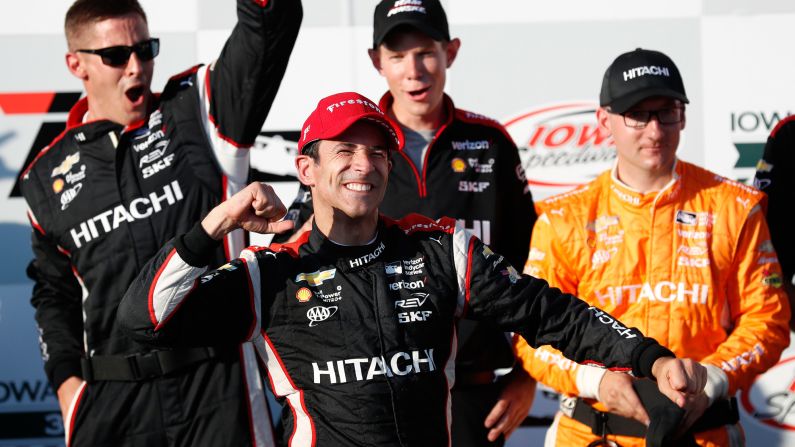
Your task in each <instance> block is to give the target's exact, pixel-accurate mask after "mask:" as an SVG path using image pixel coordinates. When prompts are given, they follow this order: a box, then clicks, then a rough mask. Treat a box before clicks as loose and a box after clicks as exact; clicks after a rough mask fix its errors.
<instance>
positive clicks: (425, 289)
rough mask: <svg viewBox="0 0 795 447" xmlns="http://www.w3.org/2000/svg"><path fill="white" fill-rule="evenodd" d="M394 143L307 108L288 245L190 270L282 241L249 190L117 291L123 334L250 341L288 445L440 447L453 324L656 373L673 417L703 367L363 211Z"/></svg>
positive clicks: (331, 112) (337, 109) (385, 133)
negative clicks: (234, 250)
mask: <svg viewBox="0 0 795 447" xmlns="http://www.w3.org/2000/svg"><path fill="white" fill-rule="evenodd" d="M401 140H402V134H401V132H400V131H399V130H398V129H397V128H395V127H394V126H393V125H392V124H391V122H390V121H389V120H388V119H387V118H386V117H385V116H384V114H383V113H382V112H381V110H380V109H379V108H378V106H376V105H375V103H373V102H372V101H370V100H369V99H367V98H365V97H363V96H361V95H358V94H356V93H341V94H337V95H333V96H330V97H328V98H325V99H323V100H321V101H320V102H319V103H318V106H317V108H316V109H315V110H314V112H312V114H311V115H310V116H309V118H308V119H307V120H306V122H305V123H304V126H303V128H302V132H301V139H300V140H299V143H298V148H299V151H301V153H300V155H299V156H298V157H297V159H296V168H297V171H298V176H299V179H300V180H301V182H302V183H303V184H305V185H307V186H309V188H310V190H311V193H312V196H313V199H314V204H315V219H314V223H313V226H312V229H311V230H310V231H307V232H304V233H302V235H301V237H300V238H299V239H298V240H297V241H296V242H294V243H291V244H286V245H281V246H279V245H272V246H270V247H268V248H263V247H251V248H249V249H247V250H244V251H243V252H242V253H241V257H240V258H239V259H236V260H234V261H232V262H230V263H228V264H226V265H223V266H221V267H219V268H218V269H216V270H212V271H209V272H208V271H207V265H208V259H209V257H210V255H211V253H213V251H214V249H215V247H217V245H218V244H219V243H220V241H221V240H222V239H223V237H224V235H226V234H228V233H229V232H230V231H234V230H236V229H239V228H243V229H245V230H248V231H256V232H261V233H262V232H275V231H285V230H288V229H290V228H292V225H293V224H292V222H291V221H286V220H281V219H282V217H283V216H284V214H285V212H286V209H285V207H284V205H282V203H281V202H280V201H279V199H278V197H277V196H276V195H275V193H274V192H273V190H272V189H271V188H270V187H269V186H267V185H265V184H261V183H253V184H251V185H249V186H248V187H246V188H245V189H244V190H243V191H241V192H240V193H238V194H235V195H234V196H232V197H231V198H230V199H229V200H227V201H225V202H223V203H222V204H220V205H218V206H217V207H215V208H214V209H213V210H212V211H210V213H209V214H208V215H207V216H206V217H205V218H204V220H202V221H201V222H199V223H197V224H196V225H195V226H194V227H193V228H192V229H191V230H190V231H188V232H187V233H185V234H182V235H180V236H178V237H176V238H175V239H173V240H172V241H171V242H169V243H168V244H166V246H164V247H163V248H162V249H161V250H160V252H159V253H158V254H157V255H156V256H155V257H154V258H153V259H152V261H151V262H149V263H148V264H147V265H146V267H144V269H143V270H142V272H141V274H140V275H139V276H138V278H136V280H135V281H134V283H133V285H132V286H131V287H130V289H129V290H128V292H127V294H126V295H125V297H124V299H123V300H122V303H121V305H120V308H119V320H120V322H121V324H122V325H123V327H124V328H125V330H126V332H127V333H128V334H129V335H130V337H131V338H133V339H136V340H138V341H141V342H144V343H150V344H156V345H166V346H192V345H202V344H206V343H211V342H212V343H237V342H240V341H243V340H250V341H252V342H254V344H255V346H256V349H257V352H258V354H259V355H260V357H261V359H262V360H263V362H264V363H265V364H266V365H267V367H268V368H267V370H268V378H269V383H270V386H271V388H272V390H273V392H274V394H275V395H276V396H277V397H278V398H279V399H280V400H281V402H282V403H283V404H284V405H285V406H286V407H289V410H290V411H283V412H282V414H283V422H284V427H285V431H284V433H285V440H284V441H285V443H286V444H288V445H290V446H314V445H335V446H336V445H345V446H372V445H378V446H398V445H400V446H420V445H422V446H427V445H433V446H443V445H450V444H451V437H450V389H451V388H452V387H453V385H454V384H455V382H456V369H455V367H454V363H455V336H454V326H455V323H456V321H457V320H458V319H460V318H467V317H469V318H474V319H480V320H484V321H488V322H491V323H493V324H495V325H497V326H498V327H499V328H500V330H503V331H517V332H518V333H520V334H522V336H524V338H525V339H527V340H528V342H529V343H531V344H532V345H534V346H538V345H540V344H545V343H550V344H552V345H554V346H556V347H557V348H559V349H562V350H563V352H564V354H565V355H567V356H570V357H571V358H572V359H574V360H579V361H583V360H585V359H590V360H595V361H600V362H603V363H604V364H605V365H606V366H607V367H623V368H631V369H632V371H633V373H634V374H635V375H637V376H640V377H657V378H659V379H660V380H659V382H658V384H659V388H660V390H661V391H662V392H663V393H665V394H666V395H667V396H669V397H670V398H671V399H672V400H674V401H676V402H678V403H679V404H683V402H684V400H685V399H686V398H687V396H689V395H690V394H693V393H696V392H698V391H700V390H701V389H702V387H703V385H704V383H705V381H706V376H705V371H704V369H703V367H701V366H700V365H698V364H696V363H695V362H692V361H690V360H679V359H676V358H675V357H674V356H673V355H672V354H671V353H670V351H668V350H667V349H665V348H663V347H662V346H660V345H659V344H657V342H655V341H654V340H652V339H648V338H645V337H643V335H642V334H641V333H640V332H638V331H636V330H635V329H633V328H627V327H625V326H623V325H622V324H621V323H620V322H619V321H617V320H615V319H613V318H612V317H610V316H609V315H608V314H606V313H604V312H602V311H600V310H599V309H596V308H594V307H589V306H588V305H586V304H585V303H584V302H583V301H581V300H579V299H578V298H576V297H574V296H572V295H563V294H561V293H560V292H559V291H558V290H556V289H552V288H549V287H548V286H547V284H546V282H544V281H543V280H539V279H537V278H533V277H530V276H523V275H520V274H519V273H518V272H517V271H516V270H515V269H514V268H513V267H512V266H511V265H510V263H509V262H508V261H507V260H506V259H505V258H504V257H503V256H500V255H498V254H496V253H494V252H493V251H492V250H491V249H489V248H488V246H486V245H485V244H483V243H482V242H481V241H480V240H479V239H478V238H477V237H475V236H473V235H472V234H471V233H470V232H469V231H468V230H465V229H461V228H457V227H456V225H455V221H453V220H452V219H440V220H439V221H434V220H431V219H428V218H425V217H422V216H419V215H416V214H415V215H410V216H407V217H406V218H404V219H402V220H400V221H394V220H391V219H388V218H386V217H383V216H379V212H378V207H379V205H380V203H381V201H382V199H383V197H384V193H385V191H386V185H387V182H388V179H389V170H390V168H391V166H392V161H391V160H390V153H391V152H392V151H395V150H397V149H398V148H399V147H400V144H401V142H402V141H401Z"/></svg>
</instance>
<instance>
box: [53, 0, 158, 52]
mask: <svg viewBox="0 0 795 447" xmlns="http://www.w3.org/2000/svg"><path fill="white" fill-rule="evenodd" d="M127 14H138V15H139V16H141V18H143V19H144V22H146V13H145V12H144V9H143V8H142V7H141V4H140V3H138V0H76V1H75V2H74V3H72V6H70V7H69V10H68V11H67V12H66V18H65V19H64V32H65V33H66V43H67V44H68V45H69V50H70V51H72V50H74V48H72V45H73V44H74V43H75V41H76V40H77V39H78V38H79V35H80V32H81V31H82V30H83V28H84V27H85V26H87V25H89V24H91V23H94V22H99V21H101V20H105V19H110V18H113V17H121V16H124V15H127Z"/></svg>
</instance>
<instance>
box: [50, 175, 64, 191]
mask: <svg viewBox="0 0 795 447" xmlns="http://www.w3.org/2000/svg"><path fill="white" fill-rule="evenodd" d="M63 187H64V181H63V179H61V178H57V179H55V181H54V182H52V190H53V192H55V193H56V194H58V193H60V192H61V191H63Z"/></svg>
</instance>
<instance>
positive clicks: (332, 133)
mask: <svg viewBox="0 0 795 447" xmlns="http://www.w3.org/2000/svg"><path fill="white" fill-rule="evenodd" d="M359 121H365V122H372V123H374V124H377V125H378V128H379V129H381V130H382V131H383V132H384V136H385V137H386V141H387V144H388V145H389V149H391V150H394V151H397V150H399V149H400V146H401V145H402V144H403V134H402V133H401V131H400V129H397V128H395V126H393V125H392V123H390V122H389V121H388V120H386V119H385V118H384V116H383V115H381V114H380V113H378V112H368V113H364V114H361V115H358V116H350V117H348V118H346V119H344V120H342V121H340V122H338V123H337V125H336V126H335V127H334V128H330V129H327V132H326V134H325V135H322V136H319V137H318V138H315V139H314V140H311V141H307V142H306V143H304V144H303V146H301V151H302V152H303V149H304V148H305V147H307V146H308V145H309V144H310V143H313V142H315V141H317V140H333V139H334V138H337V137H339V136H340V135H342V134H343V133H345V131H346V130H348V129H349V128H350V127H351V126H353V125H354V124H355V123H357V122H359ZM391 132H393V133H394V135H392V134H391Z"/></svg>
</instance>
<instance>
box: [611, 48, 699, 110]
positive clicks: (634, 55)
mask: <svg viewBox="0 0 795 447" xmlns="http://www.w3.org/2000/svg"><path fill="white" fill-rule="evenodd" d="M652 96H667V97H670V98H675V99H678V100H680V101H682V102H684V103H685V104H687V103H689V102H690V101H688V99H687V95H685V85H684V83H682V76H681V75H680V74H679V69H678V68H676V64H674V61H672V60H671V58H670V57H668V56H666V55H665V54H663V53H660V52H659V51H654V50H644V49H642V48H638V49H636V50H635V51H630V52H628V53H624V54H622V55H621V56H618V57H617V58H616V60H614V61H613V63H612V64H610V66H609V67H607V71H605V76H604V78H603V79H602V91H601V93H600V94H599V105H600V106H602V107H607V106H610V110H611V111H613V112H615V113H624V112H626V111H627V110H628V109H629V108H630V107H632V106H634V105H635V104H637V103H639V102H640V101H643V100H644V99H646V98H650V97H652Z"/></svg>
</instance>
